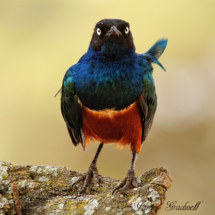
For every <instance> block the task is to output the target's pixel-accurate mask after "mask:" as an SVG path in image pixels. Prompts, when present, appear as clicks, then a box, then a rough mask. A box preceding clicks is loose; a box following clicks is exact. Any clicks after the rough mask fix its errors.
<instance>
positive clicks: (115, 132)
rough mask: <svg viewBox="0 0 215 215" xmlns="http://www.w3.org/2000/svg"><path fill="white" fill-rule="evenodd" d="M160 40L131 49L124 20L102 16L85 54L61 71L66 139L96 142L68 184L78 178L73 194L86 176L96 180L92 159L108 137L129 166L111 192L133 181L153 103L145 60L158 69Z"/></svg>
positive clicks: (163, 45)
mask: <svg viewBox="0 0 215 215" xmlns="http://www.w3.org/2000/svg"><path fill="white" fill-rule="evenodd" d="M166 45H167V39H161V40H159V41H158V42H156V43H155V44H154V45H153V46H152V47H151V48H150V49H149V51H147V52H145V53H143V54H137V53H135V45H134V42H133V37H132V34H131V30H130V26H129V23H128V22H126V21H123V20H120V19H103V20H101V21H99V22H98V23H97V24H96V26H95V28H94V31H93V35H92V39H91V42H90V45H89V48H88V51H87V53H86V54H84V55H83V56H82V57H81V59H80V60H79V61H78V63H76V64H75V65H73V66H71V67H70V68H69V69H68V71H67V72H66V74H65V76H64V79H63V85H62V97H61V112H62V115H63V118H64V120H65V122H66V126H67V129H68V132H69V135H70V137H71V140H72V142H73V144H74V145H75V146H77V145H78V144H79V143H80V144H81V145H82V146H83V149H84V150H85V149H86V147H87V145H88V144H89V142H90V141H93V140H97V141H99V142H100V144H99V147H98V149H97V152H96V154H95V157H94V159H93V161H92V163H91V164H90V166H89V169H88V171H87V172H86V173H85V174H84V175H83V176H82V177H81V178H80V179H79V180H78V181H77V182H75V183H74V184H73V185H75V184H77V183H79V182H80V181H84V183H83V187H82V189H81V190H80V192H79V193H83V192H85V191H86V188H87V187H88V185H89V184H90V180H91V178H92V177H93V178H95V179H96V181H97V182H98V183H99V182H100V179H99V175H98V170H97V167H96V161H97V159H98V156H99V154H100V152H101V149H102V147H103V145H104V144H108V143H113V142H115V143H118V144H119V145H120V146H121V147H122V148H123V147H125V146H126V145H130V148H131V151H132V161H131V167H130V169H129V170H128V172H127V174H126V177H125V179H124V180H123V181H122V182H121V183H120V184H119V185H118V186H117V187H116V188H115V190H114V191H113V193H117V192H120V193H122V192H123V191H124V190H126V189H128V188H129V187H130V185H133V186H134V187H137V186H138V184H137V180H136V178H135V171H134V165H135V161H136V158H137V154H139V153H140V151H141V144H142V143H143V141H144V140H145V139H146V136H147V135H148V133H149V130H150V128H151V126H152V122H153V118H154V115H155V111H156V108H157V95H156V91H155V85H154V80H153V77H152V72H153V67H152V65H151V63H156V64H158V65H159V66H160V67H161V68H163V69H164V67H163V66H162V65H161V64H160V63H159V62H158V58H159V57H160V56H161V55H162V53H163V52H164V50H165V48H166ZM164 70H165V69H164Z"/></svg>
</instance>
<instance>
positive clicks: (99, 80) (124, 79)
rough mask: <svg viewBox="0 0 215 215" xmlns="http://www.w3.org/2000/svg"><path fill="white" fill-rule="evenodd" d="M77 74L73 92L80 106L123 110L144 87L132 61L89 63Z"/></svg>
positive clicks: (138, 95)
mask: <svg viewBox="0 0 215 215" xmlns="http://www.w3.org/2000/svg"><path fill="white" fill-rule="evenodd" d="M80 73H81V74H80ZM80 73H79V78H77V79H76V80H75V81H76V82H75V84H76V91H77V94H78V96H79V98H80V100H81V102H82V103H83V105H84V106H86V107H88V108H89V109H92V110H103V109H111V108H115V109H116V110H119V109H123V108H125V107H127V106H129V105H130V104H132V103H133V102H135V101H136V100H138V98H139V97H140V95H141V94H142V92H143V90H144V89H143V74H142V71H141V68H140V67H139V66H138V65H135V64H122V63H120V62H115V63H112V64H98V63H97V64H96V63H95V62H93V63H92V62H91V64H89V65H88V66H86V67H85V69H83V70H81V71H80Z"/></svg>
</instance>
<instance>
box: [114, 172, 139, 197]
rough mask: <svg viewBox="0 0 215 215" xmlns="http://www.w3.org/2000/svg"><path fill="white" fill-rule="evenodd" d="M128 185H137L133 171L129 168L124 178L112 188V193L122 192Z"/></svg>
mask: <svg viewBox="0 0 215 215" xmlns="http://www.w3.org/2000/svg"><path fill="white" fill-rule="evenodd" d="M130 185H133V186H134V187H138V184H137V180H136V178H135V172H134V170H132V169H129V170H128V172H127V174H126V177H125V178H124V180H123V181H122V182H121V183H120V184H119V185H118V186H117V187H116V188H115V189H114V190H113V192H112V195H114V194H117V193H120V194H121V193H123V192H124V191H125V190H127V189H128V188H129V187H130Z"/></svg>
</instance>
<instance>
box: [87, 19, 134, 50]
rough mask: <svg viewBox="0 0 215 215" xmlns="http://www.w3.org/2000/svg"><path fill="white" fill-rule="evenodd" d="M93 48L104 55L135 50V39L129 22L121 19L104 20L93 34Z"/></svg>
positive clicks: (98, 24) (97, 25)
mask: <svg viewBox="0 0 215 215" xmlns="http://www.w3.org/2000/svg"><path fill="white" fill-rule="evenodd" d="M91 48H92V49H93V50H95V51H101V50H102V51H103V53H104V54H117V53H119V54H120V53H122V52H125V51H128V50H131V49H132V48H134V42H133V37H132V34H131V31H130V26H129V23H128V22H125V21H123V20H120V19H103V20H101V21H99V22H98V23H97V24H96V26H95V28H94V32H93V36H92V40H91Z"/></svg>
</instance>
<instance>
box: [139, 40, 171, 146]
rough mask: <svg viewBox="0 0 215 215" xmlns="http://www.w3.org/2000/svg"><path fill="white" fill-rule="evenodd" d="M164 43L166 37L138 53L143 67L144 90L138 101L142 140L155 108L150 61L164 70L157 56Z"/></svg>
mask: <svg viewBox="0 0 215 215" xmlns="http://www.w3.org/2000/svg"><path fill="white" fill-rule="evenodd" d="M166 45H167V39H162V40H159V41H158V42H156V43H155V44H154V45H153V46H152V47H151V48H150V49H149V51H147V52H146V53H144V54H141V55H139V57H140V58H142V62H143V63H142V66H143V67H144V78H143V82H144V92H143V95H142V96H141V98H140V99H139V101H138V103H139V108H140V112H141V115H142V142H143V141H144V140H145V139H146V137H147V135H148V132H149V131H150V129H151V126H152V123H153V119H154V116H155V112H156V109H157V95H156V90H155V84H154V79H153V76H152V72H153V68H152V66H151V63H156V64H158V65H159V66H160V67H161V68H162V69H163V70H164V71H165V69H164V67H163V66H162V65H161V63H160V62H159V61H158V58H159V57H160V56H161V55H162V54H163V52H164V50H165V48H166Z"/></svg>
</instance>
